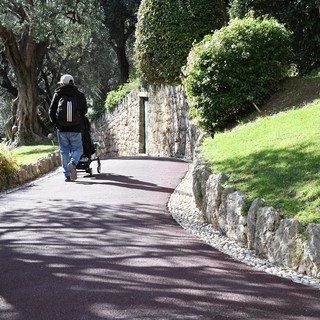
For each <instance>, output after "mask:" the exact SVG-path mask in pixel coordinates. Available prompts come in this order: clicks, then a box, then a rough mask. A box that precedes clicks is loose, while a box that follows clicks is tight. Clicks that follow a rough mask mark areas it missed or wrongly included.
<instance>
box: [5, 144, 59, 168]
mask: <svg viewBox="0 0 320 320" xmlns="http://www.w3.org/2000/svg"><path fill="white" fill-rule="evenodd" d="M58 149H59V147H58V146H53V145H52V144H51V143H50V144H41V145H32V146H23V147H19V148H16V149H13V150H12V151H11V152H12V154H13V157H14V158H15V159H16V161H17V164H18V165H19V166H22V165H25V164H30V163H32V162H35V161H36V160H37V159H40V158H42V157H45V156H47V155H48V154H49V153H52V152H54V151H56V150H58Z"/></svg>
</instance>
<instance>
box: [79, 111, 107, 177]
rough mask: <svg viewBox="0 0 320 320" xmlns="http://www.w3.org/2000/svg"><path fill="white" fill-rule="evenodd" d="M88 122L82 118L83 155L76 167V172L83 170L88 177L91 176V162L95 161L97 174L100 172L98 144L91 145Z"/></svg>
mask: <svg viewBox="0 0 320 320" xmlns="http://www.w3.org/2000/svg"><path fill="white" fill-rule="evenodd" d="M90 131H91V130H90V122H89V120H88V118H86V117H84V118H83V121H82V130H81V134H82V147H83V154H82V156H81V158H80V160H79V162H78V164H77V166H76V168H77V169H78V170H83V171H85V172H86V173H89V175H90V177H91V176H92V168H90V164H91V162H92V161H97V162H98V166H97V171H98V173H100V172H101V162H100V157H99V155H100V151H99V144H97V143H96V144H93V142H92V140H91V134H90Z"/></svg>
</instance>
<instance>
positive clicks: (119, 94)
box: [105, 81, 137, 110]
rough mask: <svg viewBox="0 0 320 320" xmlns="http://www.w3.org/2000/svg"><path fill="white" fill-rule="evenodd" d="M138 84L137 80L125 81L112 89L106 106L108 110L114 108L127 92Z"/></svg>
mask: <svg viewBox="0 0 320 320" xmlns="http://www.w3.org/2000/svg"><path fill="white" fill-rule="evenodd" d="M136 86H137V83H136V82H135V81H132V82H129V83H125V84H124V85H122V86H120V87H119V88H118V89H117V90H112V91H110V92H109V93H108V95H107V98H106V101H105V108H106V109H107V110H112V109H113V108H114V107H115V106H116V105H117V104H118V103H119V102H120V101H121V100H122V99H123V98H124V97H125V96H126V95H127V94H129V93H130V92H131V90H132V89H134V88H135V87H136Z"/></svg>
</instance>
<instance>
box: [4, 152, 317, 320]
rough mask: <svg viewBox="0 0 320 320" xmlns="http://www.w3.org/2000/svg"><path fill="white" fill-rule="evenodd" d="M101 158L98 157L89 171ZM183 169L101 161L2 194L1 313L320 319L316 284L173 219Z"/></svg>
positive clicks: (89, 318) (92, 319)
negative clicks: (218, 245) (232, 252)
mask: <svg viewBox="0 0 320 320" xmlns="http://www.w3.org/2000/svg"><path fill="white" fill-rule="evenodd" d="M94 166H95V164H94V163H93V167H94ZM188 166H189V165H188V164H187V163H185V162H182V161H178V160H170V159H161V158H157V159H155V158H120V159H110V160H104V161H102V173H101V174H95V175H94V176H93V177H86V176H84V174H82V173H79V174H78V176H79V178H78V180H77V182H74V183H65V182H64V179H63V176H62V173H61V170H60V169H59V170H58V171H56V172H54V173H53V174H50V175H47V176H45V177H44V178H42V179H39V180H37V181H35V182H34V183H32V184H30V185H27V186H24V187H22V188H19V189H17V190H15V191H14V192H11V193H7V194H2V195H1V196H0V319H1V320H2V319H3V320H5V319H10V320H51V319H52V320H98V319H183V320H185V319H197V320H198V319H219V320H221V319H222V320H223V319H240V320H241V319H286V320H293V319H303V320H309V319H310V320H316V319H319V318H320V290H316V289H312V288H310V287H307V286H303V285H301V284H296V283H293V282H291V281H289V280H286V279H281V278H278V277H274V276H272V275H269V274H266V273H263V272H260V271H257V270H253V269H252V268H250V267H248V266H246V265H244V264H242V263H240V262H237V261H235V260H233V259H231V258H230V257H228V256H227V255H225V254H223V253H221V252H219V251H217V250H215V249H213V248H211V247H209V246H208V245H206V244H204V243H202V242H201V241H199V240H197V239H196V238H194V236H192V235H190V234H189V233H187V232H186V231H185V230H183V229H182V228H181V227H180V226H179V225H177V224H176V223H175V221H174V220H173V219H172V217H171V215H170V214H169V212H168V210H167V208H166V204H167V202H168V200H169V197H170V194H171V193H172V192H173V190H174V188H175V187H176V186H177V185H178V183H179V182H180V181H181V179H182V178H183V176H184V175H185V173H186V172H187V170H188Z"/></svg>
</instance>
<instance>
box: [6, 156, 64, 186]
mask: <svg viewBox="0 0 320 320" xmlns="http://www.w3.org/2000/svg"><path fill="white" fill-rule="evenodd" d="M59 166H61V158H60V151H56V152H53V153H51V154H49V155H47V156H46V157H43V158H41V159H39V160H37V161H36V162H34V163H31V164H28V165H24V166H22V167H21V168H20V169H19V170H18V173H17V176H16V177H14V178H13V179H11V180H10V181H7V179H6V181H0V192H1V191H5V190H7V189H8V188H11V187H15V186H18V185H22V184H24V183H26V182H29V181H31V180H34V179H36V178H38V177H39V176H41V175H43V174H45V173H48V172H50V171H52V169H54V168H56V167H59Z"/></svg>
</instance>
